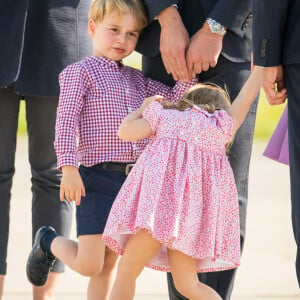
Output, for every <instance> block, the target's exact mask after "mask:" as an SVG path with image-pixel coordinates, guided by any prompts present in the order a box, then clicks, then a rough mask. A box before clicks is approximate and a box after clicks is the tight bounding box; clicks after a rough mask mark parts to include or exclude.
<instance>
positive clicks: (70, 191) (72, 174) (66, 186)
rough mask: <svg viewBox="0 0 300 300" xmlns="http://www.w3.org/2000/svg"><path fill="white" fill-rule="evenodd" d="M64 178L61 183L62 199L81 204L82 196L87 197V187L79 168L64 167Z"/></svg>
mask: <svg viewBox="0 0 300 300" xmlns="http://www.w3.org/2000/svg"><path fill="white" fill-rule="evenodd" d="M62 172H63V175H62V179H61V184H60V200H61V201H64V199H65V198H66V200H67V201H69V202H71V201H75V202H76V205H80V202H81V196H83V197H85V188H84V185H83V182H82V179H81V176H80V174H79V171H78V168H76V167H73V166H63V167H62Z"/></svg>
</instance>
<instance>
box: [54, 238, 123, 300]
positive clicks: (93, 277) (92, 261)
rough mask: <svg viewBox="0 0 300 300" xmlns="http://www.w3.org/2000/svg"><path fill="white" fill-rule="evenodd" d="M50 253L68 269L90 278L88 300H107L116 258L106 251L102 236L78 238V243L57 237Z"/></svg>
mask: <svg viewBox="0 0 300 300" xmlns="http://www.w3.org/2000/svg"><path fill="white" fill-rule="evenodd" d="M51 252H52V253H53V254H54V255H55V256H56V257H57V258H59V259H60V260H61V261H62V262H64V263H65V264H66V265H67V266H68V267H69V268H71V269H73V270H75V271H76V272H78V273H80V274H81V275H84V276H88V277H90V284H89V287H88V300H106V299H108V295H109V292H110V290H109V289H110V287H111V284H110V282H111V281H112V274H113V270H114V268H115V266H116V261H117V257H118V256H117V255H116V254H114V253H113V252H111V251H108V250H106V246H105V244H104V242H103V240H102V234H93V235H82V236H79V237H78V243H77V242H75V241H72V240H69V239H67V238H64V237H61V236H58V237H56V238H55V239H54V240H53V241H52V243H51ZM106 260H107V261H106ZM102 271H104V272H103V273H102ZM99 280H101V282H100V281H99ZM100 295H101V296H100Z"/></svg>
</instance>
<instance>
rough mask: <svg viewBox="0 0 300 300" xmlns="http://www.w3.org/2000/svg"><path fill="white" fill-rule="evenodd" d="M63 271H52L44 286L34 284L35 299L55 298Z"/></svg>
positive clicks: (49, 299) (48, 299) (47, 299)
mask: <svg viewBox="0 0 300 300" xmlns="http://www.w3.org/2000/svg"><path fill="white" fill-rule="evenodd" d="M60 277H61V273H56V272H50V273H49V277H48V279H47V282H46V284H45V285H44V286H33V300H53V299H54V296H55V291H56V286H57V283H58V281H59V279H60Z"/></svg>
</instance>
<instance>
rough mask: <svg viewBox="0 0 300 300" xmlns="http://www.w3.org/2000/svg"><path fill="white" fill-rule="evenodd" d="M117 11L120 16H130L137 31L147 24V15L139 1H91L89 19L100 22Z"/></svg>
mask: <svg viewBox="0 0 300 300" xmlns="http://www.w3.org/2000/svg"><path fill="white" fill-rule="evenodd" d="M112 11H117V12H118V13H119V14H120V15H121V16H122V15H125V14H128V13H129V14H131V15H132V16H133V17H134V18H135V19H136V22H137V27H138V28H137V29H139V30H142V29H143V28H144V27H145V26H146V25H147V24H148V19H147V13H146V10H145V7H144V5H143V4H142V2H141V1H140V0H93V1H92V4H91V7H90V12H89V18H90V19H92V20H94V21H95V22H102V21H103V19H104V17H105V15H107V14H109V13H111V12H112Z"/></svg>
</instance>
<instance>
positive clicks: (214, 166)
mask: <svg viewBox="0 0 300 300" xmlns="http://www.w3.org/2000/svg"><path fill="white" fill-rule="evenodd" d="M260 83H261V70H260V69H258V68H256V69H255V70H254V71H253V73H252V75H251V76H250V78H249V79H248V81H247V83H246V84H245V86H244V87H243V89H242V90H241V92H240V94H239V95H238V97H237V99H236V100H235V101H234V102H233V104H232V105H231V106H230V101H229V98H228V96H227V94H226V92H225V91H223V90H222V89H221V88H219V87H216V86H211V85H202V84H198V85H196V86H194V87H192V88H190V89H189V90H188V91H187V92H186V93H185V94H184V95H183V97H182V98H181V100H180V101H179V102H178V103H176V104H171V103H168V102H165V101H162V100H161V97H159V96H157V97H152V98H148V99H147V100H145V102H144V103H143V105H142V107H141V108H139V109H138V110H136V111H135V112H132V113H131V114H130V115H128V116H127V117H126V118H125V119H124V121H123V122H122V124H121V126H120V128H119V136H120V137H121V138H122V139H123V140H125V141H135V140H139V139H143V138H146V137H148V138H149V137H152V140H151V141H150V143H149V144H148V146H147V147H146V149H145V150H144V152H143V153H142V155H141V156H140V158H139V159H138V161H137V163H136V164H135V166H134V167H133V169H132V171H131V173H130V174H129V176H128V177H127V179H126V181H125V183H124V185H123V187H122V188H121V190H120V192H119V194H118V196H117V198H116V200H115V202H114V204H113V206H112V209H111V211H110V215H109V218H108V221H107V223H106V227H105V230H104V233H103V240H104V242H105V243H106V245H107V246H109V247H110V248H111V249H113V250H114V251H115V252H117V253H119V254H122V255H123V256H122V258H121V260H120V263H119V267H118V273H117V278H116V281H115V283H114V285H113V290H112V295H111V298H110V299H111V300H119V299H122V300H125V299H133V297H134V292H135V281H136V278H137V277H138V275H139V274H140V273H141V271H142V270H143V268H144V266H145V265H147V266H148V267H150V268H153V269H156V270H161V271H170V272H172V275H173V278H174V282H175V286H176V288H177V289H178V290H179V291H180V293H182V294H183V295H184V296H185V297H187V298H189V299H201V300H209V299H211V300H217V299H218V300H219V299H221V298H220V296H219V295H218V294H217V293H216V292H215V291H214V290H212V289H211V288H210V287H208V286H206V285H204V284H202V283H200V282H199V281H198V277H197V272H207V271H218V270H226V269H230V268H236V267H237V266H238V265H239V261H240V241H239V215H238V200H237V191H236V186H235V181H234V177H233V173H232V170H231V167H230V164H229V162H228V159H227V156H226V146H227V145H228V144H229V143H230V141H231V140H232V137H233V135H234V133H235V132H236V130H237V129H238V128H239V126H240V125H241V123H242V122H243V120H244V118H245V116H246V114H247V112H248V109H249V107H250V105H251V103H252V101H253V100H254V98H255V97H256V95H257V93H258V91H259V88H260Z"/></svg>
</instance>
